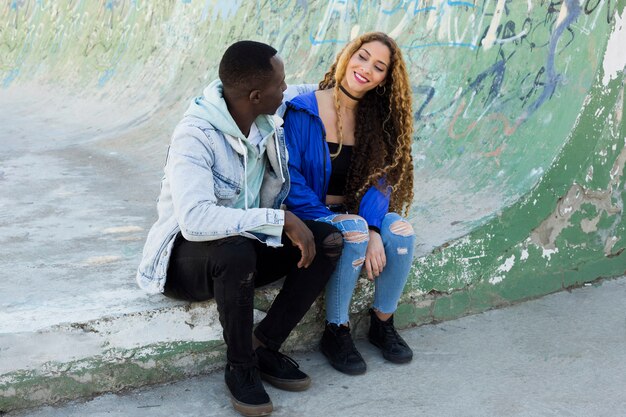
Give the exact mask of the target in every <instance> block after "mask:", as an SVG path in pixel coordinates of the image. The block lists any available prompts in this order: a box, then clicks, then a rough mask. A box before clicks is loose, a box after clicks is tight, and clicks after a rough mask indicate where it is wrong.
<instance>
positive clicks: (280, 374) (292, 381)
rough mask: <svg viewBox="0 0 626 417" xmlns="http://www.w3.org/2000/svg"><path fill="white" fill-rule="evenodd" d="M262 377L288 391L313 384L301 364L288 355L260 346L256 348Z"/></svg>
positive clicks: (298, 389) (300, 389)
mask: <svg viewBox="0 0 626 417" xmlns="http://www.w3.org/2000/svg"><path fill="white" fill-rule="evenodd" d="M255 353H256V357H257V360H258V363H259V370H260V371H261V378H263V379H264V380H265V381H267V382H269V383H270V384H272V385H274V386H275V387H276V388H280V389H284V390H286V391H304V390H305V389H307V388H308V387H309V386H310V385H311V378H309V376H308V375H307V374H305V373H304V372H302V371H301V370H300V369H298V368H300V365H298V363H297V362H296V361H294V360H293V359H291V358H290V357H289V356H287V355H283V354H282V353H280V352H278V351H275V350H271V349H268V348H265V347H263V346H259V347H258V348H256V350H255Z"/></svg>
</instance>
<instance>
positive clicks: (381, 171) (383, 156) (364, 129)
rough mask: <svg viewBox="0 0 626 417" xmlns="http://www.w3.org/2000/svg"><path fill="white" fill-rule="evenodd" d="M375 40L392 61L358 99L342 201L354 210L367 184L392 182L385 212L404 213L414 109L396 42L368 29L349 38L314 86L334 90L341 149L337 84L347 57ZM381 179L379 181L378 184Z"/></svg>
mask: <svg viewBox="0 0 626 417" xmlns="http://www.w3.org/2000/svg"><path fill="white" fill-rule="evenodd" d="M375 41H378V42H381V43H383V44H384V45H386V46H387V47H388V48H389V51H390V54H391V62H390V65H389V69H388V72H387V77H386V80H385V85H384V87H383V88H382V89H381V90H379V89H378V88H376V89H373V90H370V91H368V92H367V93H366V94H365V96H364V97H363V98H362V99H361V100H360V101H359V104H358V108H357V114H356V120H355V122H356V128H355V131H354V137H355V141H356V146H355V148H354V151H353V153H352V161H351V163H350V171H349V173H348V177H347V180H346V188H345V190H344V196H345V201H344V203H345V205H346V207H347V208H348V210H349V211H350V212H351V213H356V212H358V209H359V204H360V201H361V198H362V197H363V195H364V193H365V191H367V189H368V188H369V187H370V186H375V187H378V188H379V189H381V191H382V192H385V188H386V186H391V201H390V204H389V211H393V212H397V213H402V214H403V215H404V216H406V215H407V214H408V211H409V208H410V205H411V202H412V201H413V158H412V156H411V143H412V141H413V139H412V134H413V111H412V108H411V105H412V94H411V84H410V82H409V76H408V73H407V70H406V65H405V63H404V59H403V58H402V52H401V50H400V48H399V47H398V45H397V44H396V42H395V41H394V40H393V39H392V38H391V37H389V36H388V35H386V34H385V33H382V32H369V33H365V34H363V35H361V36H359V37H358V38H356V39H354V40H353V41H351V42H350V43H348V44H347V45H346V46H345V47H344V48H343V50H342V51H341V52H340V53H339V54H338V55H337V58H336V59H335V62H334V63H333V64H332V65H331V67H330V69H329V70H328V72H327V73H326V74H325V75H324V79H323V80H322V81H321V82H320V83H319V89H320V90H328V89H331V88H332V89H333V90H334V91H333V97H334V101H335V109H336V112H337V131H338V133H339V146H340V148H339V151H341V144H342V138H343V133H342V131H341V129H342V123H341V118H340V117H339V85H340V84H341V81H342V80H343V79H344V77H345V75H346V67H347V65H348V62H349V61H350V58H351V57H352V56H353V55H354V54H355V53H356V52H357V51H358V50H359V49H361V47H362V46H363V44H366V43H369V42H375ZM377 90H378V91H377ZM381 91H382V92H381ZM381 179H383V180H384V181H383V184H384V185H383V186H381Z"/></svg>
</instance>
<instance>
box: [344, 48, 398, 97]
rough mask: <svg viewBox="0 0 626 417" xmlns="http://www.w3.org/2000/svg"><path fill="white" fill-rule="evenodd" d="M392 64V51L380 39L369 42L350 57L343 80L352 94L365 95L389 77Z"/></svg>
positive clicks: (345, 86)
mask: <svg viewBox="0 0 626 417" xmlns="http://www.w3.org/2000/svg"><path fill="white" fill-rule="evenodd" d="M390 65H391V51H390V50H389V47H388V46H387V45H385V44H384V43H382V42H380V41H372V42H367V43H364V44H363V45H361V47H360V48H359V49H358V50H357V51H356V52H355V53H354V54H353V55H352V57H350V60H349V61H348V64H347V66H346V73H345V76H344V78H343V80H342V82H341V84H342V85H343V87H344V88H346V89H347V90H348V91H349V92H350V93H351V94H352V95H354V96H356V97H363V96H364V95H365V93H367V92H368V91H370V90H373V89H374V88H376V87H378V86H379V85H383V84H384V83H385V80H386V79H387V73H388V72H389V66H390Z"/></svg>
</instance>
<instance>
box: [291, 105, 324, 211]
mask: <svg viewBox="0 0 626 417" xmlns="http://www.w3.org/2000/svg"><path fill="white" fill-rule="evenodd" d="M310 118H311V117H310V116H309V115H308V114H305V113H303V112H300V111H296V110H290V111H288V112H287V114H286V115H285V124H284V129H285V140H286V142H287V150H288V152H289V176H290V179H291V185H290V189H289V194H288V195H287V198H286V199H285V203H286V204H287V207H288V208H289V210H290V211H292V212H294V213H295V214H296V215H297V216H298V217H300V218H301V219H303V220H314V219H318V218H320V217H326V216H329V215H331V214H333V213H332V212H331V211H330V210H328V208H326V206H325V205H324V204H323V203H322V200H321V199H322V198H323V193H324V190H321V192H320V193H316V192H315V191H314V190H313V188H312V184H310V182H311V179H309V181H307V178H306V176H305V174H304V171H303V165H302V164H303V161H304V160H305V159H307V152H310V151H311V147H313V146H316V144H317V143H318V141H321V138H319V139H318V138H313V137H311V135H310V132H309V127H310V126H309V125H310V123H311V121H310ZM318 146H319V145H318ZM308 159H309V161H310V160H311V158H310V155H309V158H308ZM319 168H320V169H319V175H320V176H322V178H323V176H325V175H326V173H325V172H324V167H323V166H320V167H319Z"/></svg>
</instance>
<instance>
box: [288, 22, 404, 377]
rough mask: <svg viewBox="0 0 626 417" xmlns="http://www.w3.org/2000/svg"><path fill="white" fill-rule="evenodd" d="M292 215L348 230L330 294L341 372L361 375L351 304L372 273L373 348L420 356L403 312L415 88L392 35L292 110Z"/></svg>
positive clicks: (363, 39)
mask: <svg viewBox="0 0 626 417" xmlns="http://www.w3.org/2000/svg"><path fill="white" fill-rule="evenodd" d="M287 108H288V110H287V114H286V115H285V136H286V139H287V148H288V150H289V172H290V176H291V190H290V192H289V195H288V197H287V199H286V201H285V202H286V204H287V206H288V207H289V210H291V211H293V212H294V213H295V214H296V215H297V216H299V217H300V218H302V219H316V220H318V221H322V222H326V223H330V224H332V225H334V226H335V227H337V228H338V229H339V230H341V231H342V233H343V236H344V249H343V253H342V256H341V258H340V260H339V263H338V265H337V268H336V269H335V272H334V273H333V275H332V276H331V278H330V281H329V283H328V285H327V287H326V320H327V322H326V327H325V330H324V334H323V336H322V340H321V350H322V352H323V353H324V355H326V357H327V358H328V360H329V362H330V363H331V365H332V366H333V367H334V368H336V369H337V370H339V371H341V372H344V373H347V374H351V375H356V374H361V373H364V372H365V370H366V364H365V361H364V360H363V358H362V357H361V355H360V354H359V352H358V351H357V349H356V347H355V346H354V342H353V341H352V337H351V335H350V327H349V317H348V313H349V306H350V299H351V297H352V293H353V291H354V287H355V285H356V281H357V278H358V276H359V274H360V272H361V268H362V267H363V265H365V269H366V271H367V276H368V278H369V279H370V280H373V281H374V284H375V296H374V304H373V308H371V309H370V316H371V321H370V329H369V335H368V336H369V341H370V342H371V343H372V344H374V345H375V346H377V347H379V348H380V349H381V350H382V354H383V357H385V358H386V359H387V360H389V361H391V362H395V363H404V362H408V361H410V360H411V359H412V357H413V352H412V351H411V349H410V348H409V346H408V345H407V344H406V342H405V341H404V340H403V339H402V338H401V337H400V335H398V333H397V332H396V330H395V328H394V325H393V313H394V312H395V310H396V308H397V305H398V300H399V298H400V296H401V294H402V290H403V288H404V284H405V283H406V280H407V276H408V274H409V270H410V267H411V263H412V260H413V246H414V242H415V233H414V232H413V229H412V227H411V225H410V224H409V223H408V222H406V221H405V220H404V219H403V218H402V217H401V216H400V215H399V214H397V213H398V212H404V213H405V214H406V212H407V211H408V209H409V206H410V203H411V201H412V199H413V161H412V158H411V142H412V133H413V115H412V111H411V86H410V84H409V80H408V75H407V71H406V66H405V63H404V61H403V59H402V53H401V51H400V48H399V47H398V45H397V44H396V43H395V41H394V40H393V39H391V38H390V37H389V36H387V35H385V34H384V33H380V32H372V33H366V34H364V35H362V36H360V37H358V38H357V39H355V40H353V41H352V42H350V43H349V44H348V45H347V46H346V47H345V48H344V49H343V50H342V51H341V53H340V54H339V55H338V56H337V58H336V60H335V62H334V63H333V65H332V66H331V67H330V70H329V71H328V72H327V73H326V75H325V76H324V79H323V80H322V81H321V82H320V84H319V90H318V91H315V92H311V93H309V94H304V95H301V96H299V97H296V98H295V99H294V100H292V101H290V102H288V103H287Z"/></svg>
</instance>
